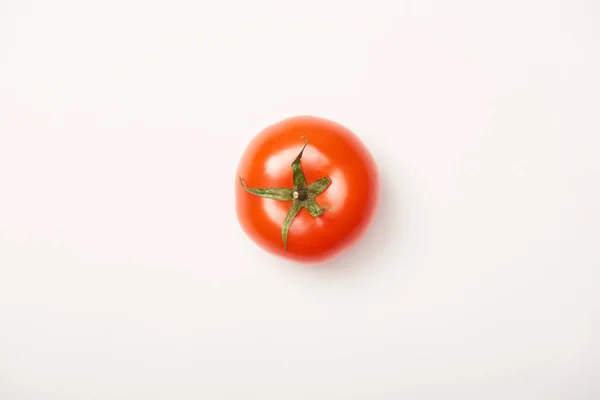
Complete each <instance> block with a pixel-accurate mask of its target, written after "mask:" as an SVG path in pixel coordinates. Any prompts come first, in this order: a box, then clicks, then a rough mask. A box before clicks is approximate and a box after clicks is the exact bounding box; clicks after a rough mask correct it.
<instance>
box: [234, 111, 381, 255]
mask: <svg viewBox="0 0 600 400" xmlns="http://www.w3.org/2000/svg"><path fill="white" fill-rule="evenodd" d="M235 188H236V211H237V217H238V220H239V222H240V224H241V226H242V229H243V230H244V232H246V234H247V235H248V236H249V237H250V238H251V239H252V240H254V241H255V242H256V243H257V244H258V245H259V246H260V247H262V248H263V249H265V250H267V251H269V252H271V253H273V254H276V255H279V256H283V257H285V258H289V259H292V260H296V261H299V262H306V263H315V264H316V263H321V262H324V261H326V260H328V259H330V258H332V257H333V256H336V255H338V254H339V253H341V252H342V251H344V250H346V249H348V248H349V247H350V246H352V245H353V244H355V243H356V242H357V240H359V239H360V237H361V236H362V235H363V234H364V233H365V232H366V230H367V228H368V226H369V224H370V222H371V220H372V218H373V216H374V213H375V210H376V208H377V204H378V201H379V177H378V173H377V168H376V165H375V162H374V160H373V158H372V157H371V154H370V153H369V151H368V150H367V148H366V147H365V146H364V145H363V143H362V142H361V141H360V140H359V139H358V137H357V136H356V135H355V134H354V133H352V132H351V131H350V130H348V129H347V128H345V127H343V126H341V125H339V124H337V123H335V122H333V121H330V120H326V119H323V118H317V117H312V116H297V117H291V118H288V119H285V120H283V121H280V122H277V123H275V124H273V125H271V126H269V127H267V128H266V129H264V130H263V131H262V132H260V133H259V134H258V135H257V136H256V137H255V138H254V139H253V140H252V141H251V142H250V144H249V145H248V147H247V148H246V150H245V152H244V154H243V156H242V159H241V160H240V163H239V165H238V169H237V177H236V180H235Z"/></svg>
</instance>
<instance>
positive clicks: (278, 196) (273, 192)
mask: <svg viewBox="0 0 600 400" xmlns="http://www.w3.org/2000/svg"><path fill="white" fill-rule="evenodd" d="M240 184H241V185H242V187H243V188H244V189H245V190H246V191H247V192H249V193H252V194H253V195H256V196H259V197H264V198H267V199H273V200H281V201H291V200H294V194H293V193H294V190H293V189H291V188H266V189H257V188H249V187H248V186H246V185H245V184H244V180H243V179H242V178H241V177H240Z"/></svg>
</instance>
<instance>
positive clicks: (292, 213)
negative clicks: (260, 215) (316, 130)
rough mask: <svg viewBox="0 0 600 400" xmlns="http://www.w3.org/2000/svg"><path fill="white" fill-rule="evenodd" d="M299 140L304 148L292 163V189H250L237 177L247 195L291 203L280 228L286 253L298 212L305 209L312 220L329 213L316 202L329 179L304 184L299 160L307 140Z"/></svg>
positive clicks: (305, 138) (328, 183)
mask: <svg viewBox="0 0 600 400" xmlns="http://www.w3.org/2000/svg"><path fill="white" fill-rule="evenodd" d="M301 139H304V146H303V147H302V150H300V153H299V154H298V155H297V156H296V158H295V159H294V161H293V162H292V172H293V181H294V186H293V187H292V188H250V187H248V186H246V185H245V184H244V180H243V179H242V177H241V176H240V177H239V178H240V185H241V186H242V187H243V188H244V190H246V191H247V192H248V193H251V194H253V195H255V196H258V197H263V198H267V199H272V200H278V201H291V202H292V205H291V206H290V209H289V210H288V212H287V214H286V216H285V219H284V220H283V225H282V227H281V239H282V240H283V248H284V250H285V251H287V237H288V232H289V229H290V226H291V225H292V221H293V220H294V218H295V217H296V215H298V213H299V212H300V210H302V209H303V208H306V210H307V211H308V212H309V214H310V215H311V216H312V217H313V218H317V217H320V216H321V215H323V213H325V211H326V210H329V211H331V208H330V207H327V206H325V207H321V206H320V205H319V204H318V203H317V201H316V197H317V196H318V195H320V194H321V193H323V192H324V191H325V190H326V189H327V188H328V187H329V185H330V184H331V179H330V178H329V177H327V176H325V177H323V178H321V179H317V180H316V181H314V182H313V183H311V184H310V185H309V184H307V183H306V177H305V176H304V171H302V165H301V163H300V160H301V159H302V154H303V153H304V149H306V146H307V145H308V138H307V137H306V136H302V137H301Z"/></svg>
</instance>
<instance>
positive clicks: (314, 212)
mask: <svg viewBox="0 0 600 400" xmlns="http://www.w3.org/2000/svg"><path fill="white" fill-rule="evenodd" d="M304 207H306V209H307V210H308V212H309V213H310V215H311V216H313V217H315V218H316V217H320V216H321V215H323V213H324V212H325V211H327V210H329V211H331V208H329V207H321V206H319V205H318V204H317V202H316V201H315V200H310V201H309V202H308V203H306V204H305V205H304Z"/></svg>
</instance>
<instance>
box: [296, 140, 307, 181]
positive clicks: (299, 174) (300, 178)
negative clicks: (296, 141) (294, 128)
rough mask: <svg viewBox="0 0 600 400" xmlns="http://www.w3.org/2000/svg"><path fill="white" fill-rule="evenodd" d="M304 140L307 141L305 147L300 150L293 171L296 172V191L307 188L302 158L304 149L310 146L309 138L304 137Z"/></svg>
mask: <svg viewBox="0 0 600 400" xmlns="http://www.w3.org/2000/svg"><path fill="white" fill-rule="evenodd" d="M302 139H304V140H305V142H304V146H303V147H302V150H300V153H298V155H297V156H296V159H294V162H293V163H292V171H293V172H294V187H295V188H296V189H303V188H305V187H306V178H305V177H304V172H303V171H302V165H300V159H301V158H302V153H304V149H305V148H306V145H307V144H308V138H306V137H305V136H302Z"/></svg>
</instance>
